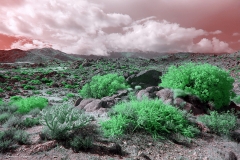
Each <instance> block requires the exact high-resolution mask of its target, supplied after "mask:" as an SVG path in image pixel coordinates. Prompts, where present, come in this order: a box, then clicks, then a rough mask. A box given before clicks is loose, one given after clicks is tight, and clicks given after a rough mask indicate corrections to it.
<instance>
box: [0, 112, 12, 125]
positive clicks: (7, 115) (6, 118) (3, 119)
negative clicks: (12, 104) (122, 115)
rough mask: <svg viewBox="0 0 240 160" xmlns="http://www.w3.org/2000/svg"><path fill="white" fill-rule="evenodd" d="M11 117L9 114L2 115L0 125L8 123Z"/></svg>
mask: <svg viewBox="0 0 240 160" xmlns="http://www.w3.org/2000/svg"><path fill="white" fill-rule="evenodd" d="M10 117H11V114H10V113H8V112H5V113H2V114H0V124H2V123H4V122H6V121H7V120H8V119H9V118H10Z"/></svg>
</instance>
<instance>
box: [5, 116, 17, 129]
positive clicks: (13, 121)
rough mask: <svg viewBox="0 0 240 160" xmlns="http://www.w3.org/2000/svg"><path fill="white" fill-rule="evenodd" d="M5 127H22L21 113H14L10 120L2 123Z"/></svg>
mask: <svg viewBox="0 0 240 160" xmlns="http://www.w3.org/2000/svg"><path fill="white" fill-rule="evenodd" d="M2 126H3V127H4V128H21V127H22V119H21V116H19V115H12V116H11V117H9V118H8V120H7V121H6V122H5V123H4V124H3V125H2Z"/></svg>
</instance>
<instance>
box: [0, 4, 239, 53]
mask: <svg viewBox="0 0 240 160" xmlns="http://www.w3.org/2000/svg"><path fill="white" fill-rule="evenodd" d="M239 8H240V1H239V0H78V1H77V0H41V1H36V0H1V1H0V49H5V50H8V49H14V48H18V49H22V50H28V49H34V48H45V47H52V48H53V49H57V50H60V51H62V52H65V53H71V54H84V55H90V54H92V55H104V56H105V55H108V53H109V52H113V51H114V52H146V54H147V52H159V53H175V52H195V53H233V52H236V51H239V50H240V9H239Z"/></svg>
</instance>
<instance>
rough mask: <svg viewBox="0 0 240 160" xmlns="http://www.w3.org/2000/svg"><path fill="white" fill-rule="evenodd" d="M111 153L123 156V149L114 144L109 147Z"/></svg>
mask: <svg viewBox="0 0 240 160" xmlns="http://www.w3.org/2000/svg"><path fill="white" fill-rule="evenodd" d="M109 153H111V154H118V155H122V147H121V146H120V145H119V144H116V143H112V144H110V147H109Z"/></svg>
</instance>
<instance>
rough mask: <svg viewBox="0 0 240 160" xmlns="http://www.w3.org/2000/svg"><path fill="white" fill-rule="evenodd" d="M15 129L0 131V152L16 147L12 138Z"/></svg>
mask: <svg viewBox="0 0 240 160" xmlns="http://www.w3.org/2000/svg"><path fill="white" fill-rule="evenodd" d="M15 131H16V130H15V129H9V130H6V131H0V152H1V153H4V152H7V151H9V150H11V149H16V148H17V145H16V141H15V140H14V138H13V137H14V134H15Z"/></svg>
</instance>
